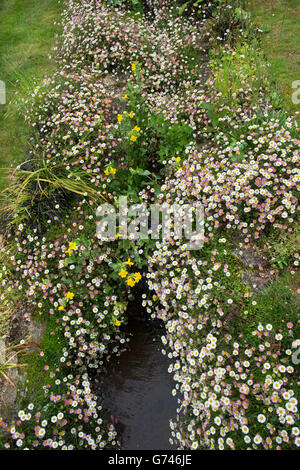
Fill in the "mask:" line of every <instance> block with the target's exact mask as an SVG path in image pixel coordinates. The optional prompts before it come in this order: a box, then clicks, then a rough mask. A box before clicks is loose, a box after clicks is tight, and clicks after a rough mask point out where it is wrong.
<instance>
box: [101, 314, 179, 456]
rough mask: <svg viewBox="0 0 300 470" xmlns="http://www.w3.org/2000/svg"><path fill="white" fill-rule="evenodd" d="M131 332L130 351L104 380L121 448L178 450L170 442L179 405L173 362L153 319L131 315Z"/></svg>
mask: <svg viewBox="0 0 300 470" xmlns="http://www.w3.org/2000/svg"><path fill="white" fill-rule="evenodd" d="M128 332H130V333H131V334H132V337H131V339H130V343H129V348H128V350H126V351H125V352H123V353H122V354H121V356H120V358H119V360H118V362H117V363H116V364H115V366H113V367H112V368H111V369H110V371H109V372H108V374H107V375H106V376H105V378H104V379H103V380H101V382H102V384H101V389H102V393H103V401H104V406H105V408H106V409H107V410H109V412H110V413H111V415H112V416H113V419H114V420H117V422H118V426H117V429H118V430H119V431H120V437H121V438H120V440H121V449H122V450H168V449H174V450H175V449H176V447H175V446H172V445H171V444H170V443H169V438H170V437H171V434H170V427H169V420H170V419H171V418H175V416H176V405H177V400H176V398H174V397H173V396H172V389H173V388H174V381H173V379H172V375H171V374H169V373H168V367H169V364H170V361H169V359H168V358H167V356H163V355H162V353H161V351H160V349H161V346H162V344H161V341H160V338H159V337H158V336H157V335H155V334H154V333H153V331H151V330H150V328H149V322H145V321H143V320H142V319H139V318H137V317H131V318H130V319H129V323H128ZM112 362H113V361H112Z"/></svg>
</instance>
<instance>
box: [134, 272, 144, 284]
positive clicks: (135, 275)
mask: <svg viewBox="0 0 300 470" xmlns="http://www.w3.org/2000/svg"><path fill="white" fill-rule="evenodd" d="M141 279H142V276H141V274H140V273H134V280H135V282H136V283H138V282H139V281H140V280H141Z"/></svg>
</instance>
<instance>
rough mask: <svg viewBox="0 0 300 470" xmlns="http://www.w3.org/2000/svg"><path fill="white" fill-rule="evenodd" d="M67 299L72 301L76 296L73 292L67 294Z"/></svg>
mask: <svg viewBox="0 0 300 470" xmlns="http://www.w3.org/2000/svg"><path fill="white" fill-rule="evenodd" d="M66 297H67V299H70V300H72V299H73V297H74V294H73V292H67V295H66Z"/></svg>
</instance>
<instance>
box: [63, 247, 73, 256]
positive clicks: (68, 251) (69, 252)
mask: <svg viewBox="0 0 300 470" xmlns="http://www.w3.org/2000/svg"><path fill="white" fill-rule="evenodd" d="M65 253H67V254H68V255H69V256H71V254H72V250H70V248H69V249H68V250H66V251H65Z"/></svg>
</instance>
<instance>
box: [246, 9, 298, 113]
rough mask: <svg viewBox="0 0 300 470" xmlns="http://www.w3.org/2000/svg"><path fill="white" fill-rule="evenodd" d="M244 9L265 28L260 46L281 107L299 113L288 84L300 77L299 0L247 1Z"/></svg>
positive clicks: (291, 89) (290, 84)
mask: <svg viewBox="0 0 300 470" xmlns="http://www.w3.org/2000/svg"><path fill="white" fill-rule="evenodd" d="M248 8H249V9H250V11H251V12H252V14H253V16H254V18H255V20H256V21H257V22H258V24H259V25H260V26H261V27H262V29H263V30H264V31H265V34H264V38H263V48H264V52H265V54H266V57H267V59H268V61H269V62H270V74H271V78H272V79H274V81H275V82H277V84H278V89H279V91H280V94H281V96H282V98H283V106H284V108H285V109H286V110H287V111H288V112H290V113H292V114H295V113H297V112H298V113H299V115H298V119H299V117H300V104H298V105H297V104H293V102H292V94H293V92H294V91H295V90H293V88H292V83H293V82H294V81H296V80H300V48H299V44H300V28H299V24H300V2H299V0H248Z"/></svg>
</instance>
